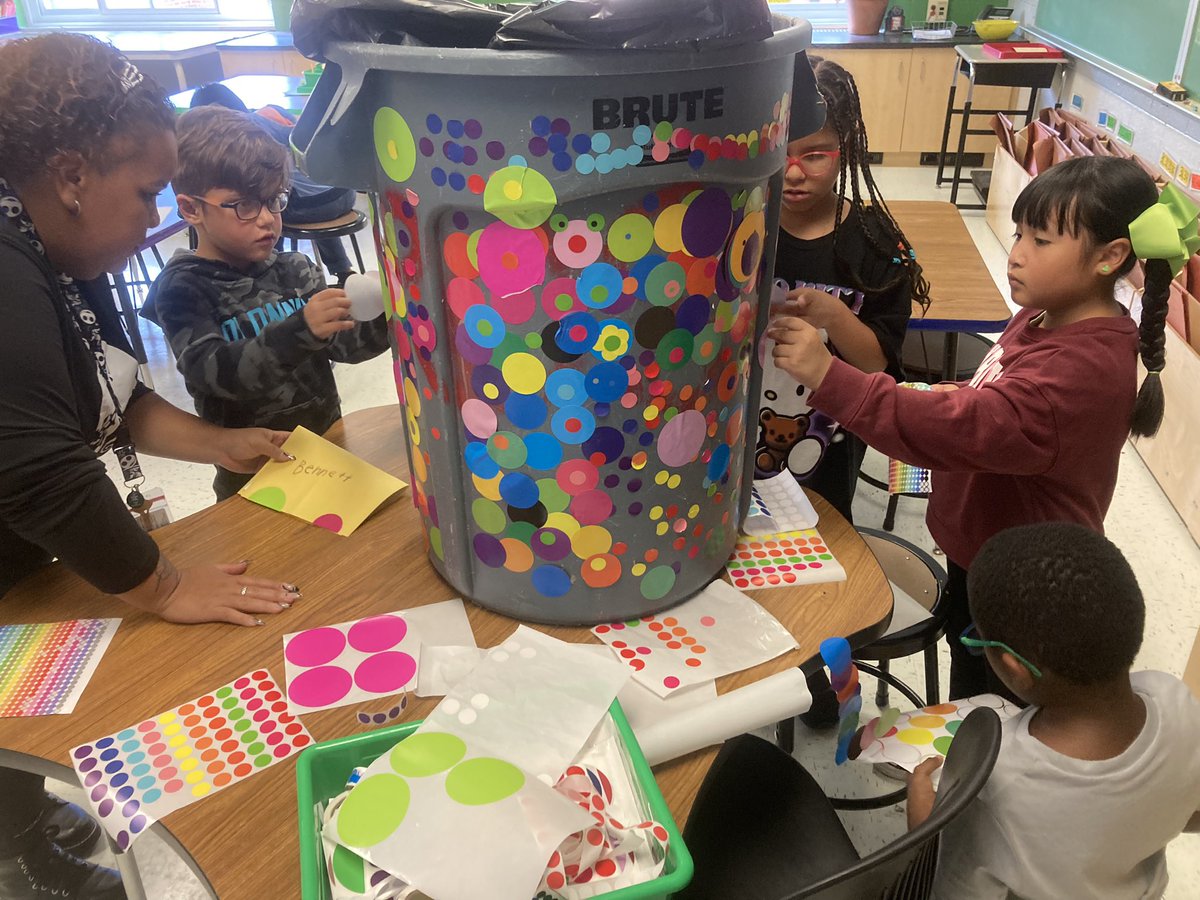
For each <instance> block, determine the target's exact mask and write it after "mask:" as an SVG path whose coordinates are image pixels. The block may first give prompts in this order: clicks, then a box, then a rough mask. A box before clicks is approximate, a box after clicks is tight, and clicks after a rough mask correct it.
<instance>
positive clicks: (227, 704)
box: [221, 697, 237, 709]
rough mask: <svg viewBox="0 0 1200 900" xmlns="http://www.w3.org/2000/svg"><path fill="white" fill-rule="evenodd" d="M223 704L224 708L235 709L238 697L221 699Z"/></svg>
mask: <svg viewBox="0 0 1200 900" xmlns="http://www.w3.org/2000/svg"><path fill="white" fill-rule="evenodd" d="M221 706H222V708H224V709H233V708H234V707H235V706H237V697H226V698H225V699H224V700H222V701H221Z"/></svg>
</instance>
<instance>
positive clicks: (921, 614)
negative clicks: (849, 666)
mask: <svg viewBox="0 0 1200 900" xmlns="http://www.w3.org/2000/svg"><path fill="white" fill-rule="evenodd" d="M888 583H889V584H890V585H891V586H892V624H891V625H889V626H888V630H887V631H886V632H885V633H884V635H883V637H881V638H880V639H879V640H881V641H886V640H887V639H888V638H890V637H894V636H895V635H897V634H899V633H900V632H901V631H905V630H907V629H909V628H912V627H913V626H914V625H920V624H921V623H922V622H928V621H930V620H931V619H932V618H933V613H931V612H930V611H929V610H927V609H926V608H925V607H924V606H922V605H921V604H920V603H918V602H917V601H916V600H914V599H913V598H912V597H910V596H909V595H908V592H907V591H905V590H904V589H903V588H901V587H899V586H897V585H896V583H895V582H888Z"/></svg>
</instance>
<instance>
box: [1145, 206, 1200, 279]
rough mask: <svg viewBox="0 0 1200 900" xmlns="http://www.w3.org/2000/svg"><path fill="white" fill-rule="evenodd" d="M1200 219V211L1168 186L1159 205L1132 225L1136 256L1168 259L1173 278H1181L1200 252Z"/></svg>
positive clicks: (1152, 207) (1150, 209) (1147, 211)
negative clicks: (1180, 275) (1179, 276)
mask: <svg viewBox="0 0 1200 900" xmlns="http://www.w3.org/2000/svg"><path fill="white" fill-rule="evenodd" d="M1198 215H1200V207H1198V206H1196V204H1195V202H1194V201H1193V200H1192V199H1191V198H1190V197H1188V196H1187V194H1185V193H1184V192H1183V191H1181V190H1179V188H1177V187H1175V185H1173V184H1168V185H1167V186H1166V187H1164V188H1163V190H1162V194H1161V196H1159V198H1158V202H1157V203H1155V204H1154V205H1153V206H1151V207H1150V208H1149V209H1147V210H1145V211H1143V212H1142V214H1141V215H1140V216H1138V217H1137V218H1136V219H1134V220H1133V221H1132V222H1130V223H1129V242H1130V243H1131V244H1132V245H1133V252H1134V253H1135V254H1136V255H1137V257H1138V259H1165V260H1166V261H1167V262H1168V263H1170V265H1171V276H1172V277H1174V276H1176V275H1178V274H1179V273H1180V271H1182V269H1183V267H1184V266H1185V265H1186V264H1187V261H1188V259H1189V258H1190V257H1191V256H1192V254H1193V253H1196V252H1200V233H1197V225H1196V219H1197V216H1198Z"/></svg>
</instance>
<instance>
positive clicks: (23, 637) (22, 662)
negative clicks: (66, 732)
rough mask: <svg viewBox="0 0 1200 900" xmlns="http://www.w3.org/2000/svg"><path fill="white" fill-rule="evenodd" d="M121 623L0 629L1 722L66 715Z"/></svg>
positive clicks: (86, 621)
mask: <svg viewBox="0 0 1200 900" xmlns="http://www.w3.org/2000/svg"><path fill="white" fill-rule="evenodd" d="M120 624H121V620H120V619H71V620H69V621H66V622H53V623H51V624H48V625H3V626H0V717H12V716H51V715H55V714H59V713H70V712H73V711H74V709H75V704H76V703H78V702H79V698H80V696H82V694H83V689H84V688H86V687H87V684H88V682H89V681H90V680H91V678H92V675H93V674H94V673H95V671H96V666H97V665H99V664H100V658H101V657H102V656H103V655H104V651H105V650H107V649H108V645H109V643H110V642H111V641H112V637H113V635H114V634H116V632H117V626H118V625H120Z"/></svg>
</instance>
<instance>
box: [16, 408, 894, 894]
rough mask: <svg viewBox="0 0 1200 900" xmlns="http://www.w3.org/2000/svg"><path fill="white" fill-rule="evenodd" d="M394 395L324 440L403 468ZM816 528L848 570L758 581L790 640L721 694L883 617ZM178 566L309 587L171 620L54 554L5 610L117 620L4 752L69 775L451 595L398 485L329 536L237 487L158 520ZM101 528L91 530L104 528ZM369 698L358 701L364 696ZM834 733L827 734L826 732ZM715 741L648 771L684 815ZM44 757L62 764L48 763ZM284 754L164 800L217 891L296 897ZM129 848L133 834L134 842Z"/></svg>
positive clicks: (880, 623) (338, 717)
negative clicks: (220, 783)
mask: <svg viewBox="0 0 1200 900" xmlns="http://www.w3.org/2000/svg"><path fill="white" fill-rule="evenodd" d="M403 428H404V425H403V422H402V419H401V413H400V408H399V407H398V406H396V407H378V408H375V409H369V410H363V411H361V412H358V413H353V414H351V415H349V416H347V417H346V418H345V419H344V420H343V421H342V422H339V423H338V424H336V425H334V427H333V428H332V429H331V430H330V432H329V434H328V435H327V436H328V437H329V438H330V440H332V441H334V442H335V443H338V444H340V445H341V446H344V447H346V449H348V450H350V451H351V452H352V453H354V454H356V455H358V456H360V457H362V458H363V459H366V460H368V461H370V462H373V463H375V464H376V465H378V466H381V467H382V468H384V469H386V470H388V471H390V472H393V473H395V474H397V475H399V476H401V477H405V478H407V466H406V463H405V455H404V442H403ZM813 499H814V501H815V505H816V507H817V510H818V512H819V513H820V516H821V526H820V527H821V532H822V535H823V536H824V537H825V538H826V541H827V543H828V544H829V546H830V547H831V549H832V550H833V552H834V554H835V555H836V556H837V558H838V560H839V561H840V562H841V563H842V565H843V566H844V567H845V569H846V572H847V575H848V578H847V580H846V581H845V582H843V583H840V584H826V585H813V586H808V587H802V588H786V589H773V590H768V591H759V592H756V593H755V594H754V597H755V599H756V600H757V601H758V602H759V603H761V604H762V605H763V606H764V607H766V608H767V609H768V610H770V611H771V612H772V613H773V614H774V615H775V616H776V617H778V618H779V620H780V621H781V622H782V623H783V624H784V625H785V626H786V627H787V628H788V629H789V630H790V631H791V632H792V634H794V635H795V637H796V640H797V642H798V643H799V645H800V647H799V649H798V650H794V651H792V652H790V653H788V654H786V655H784V656H781V657H779V658H778V659H775V660H772V661H771V662H768V663H764V664H762V665H760V666H756V667H755V668H753V669H750V670H748V671H745V672H739V673H737V674H734V675H729V676H726V677H724V678H721V679H719V680H718V682H717V689H718V691H719V692H721V693H725V692H726V691H730V690H732V689H734V688H736V687H740V686H743V685H746V684H749V683H751V682H754V681H756V680H758V679H760V678H763V677H766V676H767V675H772V674H775V673H777V672H781V671H784V670H785V669H788V668H790V667H792V666H796V665H800V664H801V663H806V662H807V663H811V661H812V659H813V657H815V656H816V654H817V646H818V644H819V642H820V641H821V640H822V639H823V638H825V637H828V636H829V635H845V636H847V637H848V638H849V639H850V641H851V643H852V644H854V645H856V646H862V645H864V644H866V643H868V642H870V641H872V640H874V639H875V638H876V637H877V636H878V635H880V634H882V633H883V631H884V630H885V629H886V627H887V622H888V621H889V619H890V618H891V609H892V595H891V589H890V588H889V586H888V583H887V580H886V578H885V577H884V575H883V572H882V571H881V570H880V568H879V565H878V564H877V563H876V561H875V558H874V556H872V555H871V552H870V551H869V550H868V549H867V546H866V545H865V544H864V543H863V541H862V540H861V539H860V538H859V537H858V534H857V533H856V532H855V531H854V530H853V528H852V527H851V526H850V525H849V524H848V523H847V522H846V521H845V520H844V519H842V518H841V517H840V516H838V514H837V513H835V512H834V511H833V510H832V509H831V508H830V507H829V505H828V504H826V503H825V502H824V501H822V500H820V499H819V498H816V497H814V498H813ZM154 537H155V539H156V540H157V541H158V542H159V544H160V545H161V546H162V547H163V549H164V550H165V551H166V552H167V553H169V554H170V556H171V559H172V560H173V561H174V562H175V564H176V565H181V566H187V565H194V564H198V563H202V562H212V561H215V560H237V559H244V558H246V557H249V558H251V559H252V560H253V561H254V562H253V565H252V567H251V572H252V573H254V574H256V575H264V576H273V577H277V578H280V579H287V580H290V581H293V582H295V583H296V584H297V585H299V586H300V589H301V591H302V592H303V594H304V598H303V600H302V601H300V602H299V603H298V604H297V605H296V606H294V607H293V608H292V609H291V610H289V611H287V612H284V613H281V614H280V615H277V616H272V617H269V618H267V619H266V624H265V625H264V626H263V627H261V628H232V627H230V626H228V625H191V626H187V627H182V626H175V625H169V624H167V623H165V622H162V621H160V620H159V619H156V618H154V617H152V616H150V615H147V614H143V613H138V612H131V611H130V608H129V607H127V606H124V605H123V604H121V603H120V602H119V601H117V600H116V599H114V598H112V597H109V596H106V595H103V594H99V593H98V592H97V591H96V590H95V589H94V588H92V587H91V586H90V585H88V584H86V583H85V582H83V581H81V580H80V579H79V578H77V577H76V576H74V575H72V574H71V573H69V572H67V571H66V570H65V569H63V568H62V567H61V566H52V567H49V568H47V569H45V570H43V571H42V572H39V573H38V574H36V575H34V576H33V577H31V578H29V579H28V580H26V581H24V582H22V583H21V584H20V585H18V586H17V587H16V588H15V589H14V590H12V591H11V592H10V593H9V594H8V595H6V596H5V597H4V598H3V600H2V601H0V621H3V622H4V623H36V622H53V621H57V620H62V619H69V618H73V617H79V616H120V617H122V618H123V619H124V621H123V622H122V623H121V627H120V629H119V630H118V631H117V634H116V636H115V638H114V639H113V642H112V645H111V646H110V648H109V650H108V652H107V653H106V654H105V656H104V658H103V660H102V661H101V663H100V666H99V668H98V670H97V672H96V674H95V677H94V678H93V680H92V682H91V684H90V685H89V686H88V688H87V690H86V691H85V693H84V695H83V698H82V700H81V701H80V703H79V705H78V707H77V708H76V711H75V712H74V713H73V714H71V715H67V716H45V717H42V718H22V719H0V748H4V749H5V750H7V751H16V752H17V753H18V754H28V755H29V757H27V758H24V759H21V758H20V757H19V756H16V755H14V754H12V753H8V754H4V753H0V764H10V765H11V764H13V763H14V761H16V762H17V763H22V764H23V765H22V767H24V768H30V769H33V770H39V769H40V771H43V772H53V773H55V774H56V777H65V778H66V779H67V780H70V781H74V773H73V772H72V770H71V769H70V766H69V762H68V751H69V750H70V748H72V747H74V746H76V745H78V744H80V743H82V742H85V741H87V740H88V739H90V738H95V737H99V736H101V735H105V734H109V733H111V732H114V731H117V730H120V729H121V728H124V727H126V726H128V725H130V724H132V723H136V722H138V721H140V720H142V719H144V718H146V717H147V716H151V715H155V714H158V713H160V712H162V711H164V710H168V709H171V708H173V707H174V706H177V705H178V704H180V703H183V702H186V701H187V700H191V699H193V698H195V697H198V696H201V695H202V694H203V693H204V692H205V691H208V690H211V689H212V688H214V687H215V686H217V685H221V684H224V683H226V682H228V681H230V680H231V679H233V678H236V677H237V676H238V675H241V674H243V673H245V672H247V671H250V670H251V669H254V668H257V667H263V666H266V667H267V668H269V669H270V671H271V673H272V675H274V676H275V678H276V679H282V677H283V671H284V669H283V642H282V637H283V635H284V634H287V633H290V632H294V631H299V630H301V629H305V628H312V627H315V626H319V625H326V624H329V623H331V622H343V621H347V620H351V619H357V618H360V617H363V616H368V615H373V614H377V613H382V612H388V611H392V610H396V609H400V608H405V607H410V606H418V605H422V604H425V603H432V602H435V601H439V600H446V599H449V598H451V597H454V596H456V593H455V591H454V590H453V589H452V588H451V587H450V586H449V585H447V584H446V583H445V582H443V581H442V580H441V579H440V578H439V577H438V576H437V574H436V573H435V572H434V570H433V567H432V566H431V565H430V564H429V562H428V560H427V559H426V556H425V541H424V536H423V534H422V531H421V526H420V522H419V517H418V516H417V514H416V513H415V512H414V510H413V509H412V508H411V497H410V494H409V493H408V492H407V491H406V492H404V493H403V494H401V495H400V496H399V497H398V499H396V500H395V501H393V502H392V503H390V504H389V505H387V506H385V507H384V508H382V509H381V510H379V511H377V512H376V513H375V515H373V516H372V517H371V518H370V519H369V520H368V521H367V522H365V523H364V524H363V525H362V526H361V527H360V528H359V529H358V530H357V531H356V532H355V533H354V534H353V535H351V536H350V537H339V536H338V535H336V534H333V533H331V532H328V531H323V530H322V529H320V528H314V527H313V526H311V525H308V524H306V523H304V522H301V521H299V520H297V519H293V518H290V517H288V516H284V515H280V514H279V513H277V512H273V511H271V510H268V509H265V508H263V507H261V506H257V505H255V504H253V503H251V502H249V501H248V500H244V499H242V498H241V497H233V498H231V499H229V500H227V501H225V502H224V503H220V504H217V505H216V506H213V507H210V508H208V509H206V510H203V511H201V512H199V513H197V514H195V515H193V516H189V517H187V518H186V519H183V520H181V521H179V522H176V523H174V524H173V525H170V526H167V527H166V528H162V529H159V530H158V531H155V532H154ZM102 539H103V538H102V536H100V535H97V540H102ZM467 613H468V616H469V618H470V621H471V627H472V628H473V629H474V632H475V637H476V640H477V641H478V643H479V645H480V646H481V647H491V646H494V645H496V644H498V643H500V642H501V641H502V640H504V639H505V638H506V637H507V636H508V634H509V633H510V632H511V631H512V630H513V628H514V627H516V625H517V622H516V621H515V620H513V619H510V618H507V617H505V616H501V615H497V614H496V613H492V612H489V611H487V610H485V609H482V608H480V607H478V606H475V605H474V604H469V603H468V604H467ZM534 627H536V628H538V629H539V630H541V631H544V632H546V633H548V634H551V635H554V636H555V637H559V638H562V639H565V640H575V641H587V642H594V641H595V638H594V637H592V635H591V634H590V632H589V631H588V630H587V629H585V628H556V627H547V626H534ZM412 699H415V700H417V702H416V703H415V704H411V705H410V706H409V707H408V710H407V712H406V713H405V718H408V719H420V718H424V717H425V716H426V715H428V714H429V712H430V711H431V710H432V709H433V707H434V706H435V705H436V701H435V700H433V699H428V700H419V699H417V698H415V697H414V698H412ZM364 708H365V707H364ZM356 712H357V708H354V707H343V708H341V709H333V710H327V711H324V712H317V713H312V714H310V715H306V716H305V717H304V724H305V725H306V726H307V727H308V729H309V731H311V732H312V735H313V737H314V738H315V739H316V740H318V741H322V740H328V739H330V738H333V737H338V736H340V735H344V734H347V733H350V732H355V731H359V730H361V727H360V726H358V725H357V723H356V719H355V713H356ZM831 746H832V745H831ZM716 752H717V750H716V748H711V749H709V750H705V751H700V752H697V753H692V754H690V755H688V756H685V757H682V758H680V759H677V760H674V761H672V762H670V763H667V764H664V765H662V766H660V767H658V769H657V770H656V775H657V778H658V782H659V784H660V786H661V787H662V790H663V794H664V795H665V796H666V798H667V801H668V803H669V804H670V806H671V810H672V812H673V813H674V815H675V818H676V820H677V821H678V822H679V824H680V825H682V824H683V822H684V821H685V820H686V819H687V815H688V812H689V810H690V809H691V806H692V801H693V800H694V799H695V796H696V791H697V789H698V787H699V786H700V782H701V780H702V779H703V777H704V775H705V773H706V772H707V771H708V767H709V766H710V765H711V763H712V761H713V759H714V758H715V756H716ZM34 757H40V758H41V759H43V760H50V761H52V762H53V763H55V764H61V765H63V766H66V769H65V770H62V769H58V768H57V767H56V766H48V765H46V764H45V763H42V764H41V765H40V766H39V765H38V762H39V760H37V759H34ZM294 770H295V764H294V762H293V761H292V760H286V761H284V762H283V763H280V764H279V765H276V766H273V767H272V768H270V769H267V770H265V771H263V772H261V773H259V774H257V775H255V776H254V777H253V778H251V779H248V780H247V781H246V782H245V783H244V784H239V785H234V786H232V787H230V788H229V789H227V790H224V791H221V792H220V793H218V794H215V795H213V796H212V797H209V798H207V799H205V800H204V801H203V802H200V803H195V804H193V805H191V806H189V807H186V808H185V809H181V810H179V811H177V812H175V813H172V814H171V815H169V816H168V817H167V820H166V822H165V826H166V828H169V829H170V832H166V830H165V828H164V827H163V823H160V824H159V825H156V826H155V828H156V829H157V830H158V833H160V834H164V836H166V837H167V838H168V840H172V835H173V838H174V839H177V841H178V843H179V844H181V845H182V846H183V847H186V853H185V855H186V854H190V855H191V857H192V859H191V860H189V863H191V864H192V865H193V868H194V869H196V870H197V872H198V873H201V877H202V879H206V880H207V881H208V882H209V883H210V886H211V888H212V889H213V891H214V893H216V894H217V895H218V896H220V897H221V898H228V900H238V898H249V900H262V898H268V897H270V898H276V897H278V898H283V897H289V898H290V897H295V896H297V895H298V883H299V848H298V841H297V834H298V831H297V824H296V821H297V820H296V787H295V771H294ZM135 848H136V845H135Z"/></svg>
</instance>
